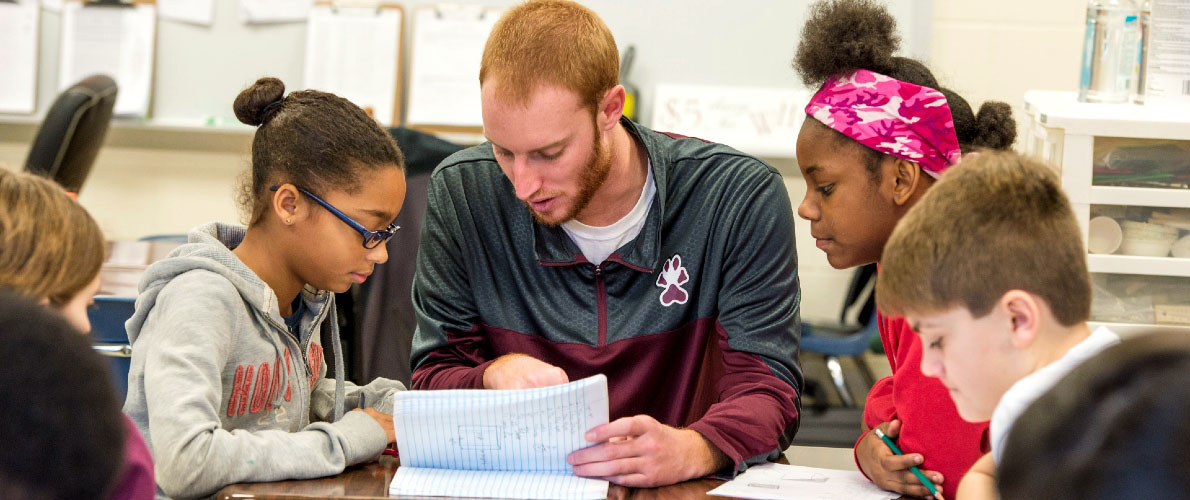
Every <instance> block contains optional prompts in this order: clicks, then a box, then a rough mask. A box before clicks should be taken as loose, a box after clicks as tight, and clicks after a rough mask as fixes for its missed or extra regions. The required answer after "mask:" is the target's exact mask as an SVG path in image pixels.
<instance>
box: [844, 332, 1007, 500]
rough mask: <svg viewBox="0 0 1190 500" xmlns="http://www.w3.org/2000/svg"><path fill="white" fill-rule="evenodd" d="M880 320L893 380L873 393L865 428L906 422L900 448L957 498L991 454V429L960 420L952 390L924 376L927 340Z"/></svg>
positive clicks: (879, 384) (866, 408) (882, 381)
mask: <svg viewBox="0 0 1190 500" xmlns="http://www.w3.org/2000/svg"><path fill="white" fill-rule="evenodd" d="M876 320H877V321H879V326H880V341H881V342H883V343H884V352H885V354H886V355H887V356H888V364H889V366H891V367H892V376H891V377H885V378H882V379H880V380H879V381H878V382H876V385H874V386H872V390H871V391H870V392H868V400H867V403H865V404H864V423H866V424H868V427H870V428H875V427H876V426H877V425H880V424H882V423H884V422H888V421H890V420H893V419H900V420H901V435H900V436H899V437H898V438H897V445H898V446H899V447H900V448H901V450H903V451H904V452H905V453H921V454H922V456H924V457H925V462H924V463H923V464H922V465H921V466H920V467H921V468H922V469H923V470H933V471H938V472H941V473H942V477H943V479H944V481H943V483H942V488H943V491H944V492H948V493H949V494H950V495H953V494H954V492H955V491H958V488H959V480H960V479H962V478H963V474H966V473H967V469H970V468H971V466H972V465H974V464H975V461H976V460H979V457H981V456H983V454H984V453H987V451H986V450H987V445H986V444H985V443H987V428H988V424H987V422H982V423H978V424H972V423H969V422H967V421H965V420H963V419H962V418H961V417H959V411H958V410H957V409H956V408H955V406H954V401H952V400H951V399H950V393H949V392H948V391H947V390H946V387H945V386H943V385H942V383H941V382H939V381H938V379H936V378H931V377H927V376H925V375H923V374H922V373H921V338H920V337H918V336H917V334H916V333H914V332H913V329H912V328H910V327H909V322H908V321H905V318H899V317H898V318H889V317H886V316H884V314H883V313H880V312H877V317H876ZM865 436H866V434H865V435H864V436H860V440H861V441H862V440H863V438H864V437H865ZM858 444H859V442H858V441H857V442H856V445H858ZM856 465H857V466H858V465H859V459H858V458H857V459H856ZM860 471H861V472H862V471H863V469H862V468H861V469H860Z"/></svg>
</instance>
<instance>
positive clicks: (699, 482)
mask: <svg viewBox="0 0 1190 500" xmlns="http://www.w3.org/2000/svg"><path fill="white" fill-rule="evenodd" d="M398 465H400V463H399V462H398V461H397V459H396V458H394V457H390V456H382V457H380V460H379V461H378V462H372V463H369V464H364V465H359V466H356V467H350V468H348V469H347V470H346V471H344V472H343V473H342V474H339V475H337V476H331V477H325V478H321V479H307V480H302V481H278V482H275V483H242V484H233V485H231V486H227V487H225V488H223V489H222V490H219V493H216V494H215V498H216V499H218V500H242V499H260V500H300V499H309V498H345V499H365V498H388V485H389V483H390V482H392V480H393V475H394V474H396V472H397V466H398ZM722 483H723V481H720V480H715V479H696V480H692V481H686V482H684V483H679V484H675V485H672V486H664V487H661V488H625V487H623V486H617V485H614V484H613V485H611V487H610V488H609V489H608V492H607V498H608V500H670V499H674V500H677V499H683V500H684V499H703V498H715V499H721V498H722V497H708V496H707V494H706V493H707V492H708V491H710V490H712V489H714V488H715V487H716V486H719V485H720V484H722ZM402 498H406V497H402Z"/></svg>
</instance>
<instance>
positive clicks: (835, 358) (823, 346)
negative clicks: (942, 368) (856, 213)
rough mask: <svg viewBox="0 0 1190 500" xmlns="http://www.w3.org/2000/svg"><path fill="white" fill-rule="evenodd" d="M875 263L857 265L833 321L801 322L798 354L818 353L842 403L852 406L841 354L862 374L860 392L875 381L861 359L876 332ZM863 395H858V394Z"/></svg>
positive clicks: (866, 364)
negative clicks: (824, 322) (799, 352)
mask: <svg viewBox="0 0 1190 500" xmlns="http://www.w3.org/2000/svg"><path fill="white" fill-rule="evenodd" d="M875 281H876V264H868V265H864V266H860V267H857V268H856V269H855V272H854V273H853V274H852V275H851V285H850V286H849V287H848V288H847V296H846V297H845V298H844V300H843V311H842V312H841V313H840V314H839V322H838V323H835V324H823V323H802V342H801V350H802V353H813V354H819V355H822V356H823V357H824V358H825V360H826V366H827V370H828V371H829V372H830V376H831V382H833V384H834V386H835V389H837V390H838V392H839V399H841V400H842V401H843V405H844V406H850V407H854V406H856V404H855V399H854V398H853V397H852V394H851V390H850V388H849V387H848V386H847V381H846V378H845V377H844V376H843V366H842V365H841V364H840V363H839V359H840V358H842V357H849V358H851V359H852V360H853V361H854V362H855V366H856V367H857V368H858V369H859V372H860V375H861V376H862V377H863V382H864V384H865V387H864V389H863V394H867V391H868V389H869V388H871V387H872V385H873V384H875V383H876V379H875V377H874V376H873V375H872V370H871V369H870V368H869V367H868V363H867V362H866V361H864V353H865V352H867V351H868V346H869V345H870V344H871V342H872V339H873V338H874V337H876V336H877V335H878V334H879V325H878V324H877V321H876V293H875ZM860 397H861V398H862V397H863V396H862V394H861V396H860Z"/></svg>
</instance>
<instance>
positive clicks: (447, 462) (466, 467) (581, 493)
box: [389, 375, 608, 499]
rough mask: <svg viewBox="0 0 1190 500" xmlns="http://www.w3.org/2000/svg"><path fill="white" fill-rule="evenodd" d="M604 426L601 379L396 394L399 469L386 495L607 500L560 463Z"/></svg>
mask: <svg viewBox="0 0 1190 500" xmlns="http://www.w3.org/2000/svg"><path fill="white" fill-rule="evenodd" d="M607 421H608V399H607V377H604V376H603V375H596V376H594V377H589V378H585V379H583V380H579V381H576V382H571V383H569V384H565V385H559V386H553V387H543V388H539V389H525V390H507V391H492V390H447V391H407V392H402V393H398V394H397V396H396V401H395V403H394V408H393V422H394V424H395V426H396V432H397V446H398V451H399V452H400V455H401V467H400V468H399V469H397V475H396V477H394V478H393V482H392V485H391V487H390V490H389V493H390V494H393V495H415V496H461V497H485V498H531V499H537V498H541V499H547V498H564V499H588V498H600V499H602V498H606V497H607V488H608V483H607V481H601V480H596V479H586V478H580V477H577V476H574V475H573V474H572V473H571V468H570V465H569V464H567V463H566V456H567V455H569V454H570V452H572V451H574V450H578V449H580V448H584V447H586V446H587V445H588V444H589V443H587V441H586V439H584V438H583V435H584V434H585V433H586V432H587V431H588V430H590V429H591V428H592V427H595V426H597V425H601V424H605V423H607Z"/></svg>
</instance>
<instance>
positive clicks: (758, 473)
mask: <svg viewBox="0 0 1190 500" xmlns="http://www.w3.org/2000/svg"><path fill="white" fill-rule="evenodd" d="M707 494H708V495H716V496H723V497H735V498H751V499H755V500H835V499H838V498H846V499H848V500H891V499H894V498H899V497H900V496H901V495H900V494H897V493H891V492H888V491H884V490H882V489H880V488H878V487H877V486H876V485H874V484H872V482H871V481H868V479H867V478H865V477H864V476H863V474H860V473H859V472H858V471H843V470H835V469H819V468H817V467H802V466H798V465H783V464H771V463H770V464H762V465H757V466H754V467H751V468H749V469H748V470H746V471H744V473H743V474H740V475H739V476H736V478H735V479H732V480H731V481H728V482H726V483H723V484H722V485H720V486H719V487H718V488H715V489H713V490H711V491H708V492H707Z"/></svg>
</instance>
